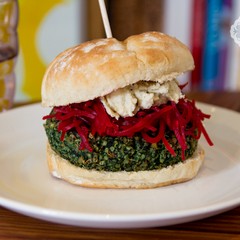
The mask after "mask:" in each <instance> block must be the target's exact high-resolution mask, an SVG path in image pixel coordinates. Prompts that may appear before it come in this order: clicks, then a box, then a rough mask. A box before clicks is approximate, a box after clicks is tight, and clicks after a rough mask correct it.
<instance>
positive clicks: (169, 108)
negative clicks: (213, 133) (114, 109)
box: [43, 98, 213, 159]
mask: <svg viewBox="0 0 240 240" xmlns="http://www.w3.org/2000/svg"><path fill="white" fill-rule="evenodd" d="M49 118H55V119H56V120H57V121H59V124H58V131H60V132H61V141H63V140H64V136H65V134H66V133H67V132H68V131H71V130H75V131H76V132H77V133H78V135H79V136H80V138H81V140H82V141H81V144H80V146H79V148H80V150H83V149H87V150H88V151H92V147H91V145H90V143H89V141H88V136H89V134H90V133H91V134H92V135H95V134H98V135H100V136H112V137H123V136H125V137H133V136H134V135H135V134H136V133H140V134H141V136H142V137H143V138H144V140H145V141H147V142H149V143H158V142H160V141H162V142H163V144H164V145H165V147H166V148H167V150H168V151H169V152H170V153H171V154H172V155H175V152H174V150H173V148H172V147H171V145H170V144H169V143H168V141H167V139H166V137H165V132H166V130H170V131H173V132H174V135H175V136H176V139H177V141H178V143H179V145H180V147H181V149H182V159H185V156H184V152H185V150H186V149H187V144H186V136H192V137H194V138H196V139H199V138H200V136H201V134H203V135H204V137H205V139H206V140H207V142H208V144H209V145H213V143H212V141H211V139H210V137H209V136H208V134H207V131H206V130H205V128H204V126H203V123H202V122H203V120H204V119H205V118H210V115H208V114H204V113H203V112H202V111H201V110H199V109H198V108H197V107H196V105H195V101H190V100H187V99H186V98H183V99H180V100H179V102H178V103H177V104H176V103H174V102H171V101H169V102H168V103H167V104H163V105H161V106H158V107H157V106H153V107H151V108H150V109H144V110H140V111H138V112H137V113H136V115H135V116H133V117H125V118H122V117H121V118H119V119H115V118H113V117H111V116H109V115H108V114H107V112H106V110H105V108H104V106H103V104H102V103H101V101H100V99H99V98H98V99H95V100H91V101H87V102H84V103H74V104H70V105H67V106H60V107H54V109H53V112H52V113H51V114H50V115H47V116H44V117H43V120H45V119H49Z"/></svg>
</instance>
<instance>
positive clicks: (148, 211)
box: [0, 104, 240, 228]
mask: <svg viewBox="0 0 240 240" xmlns="http://www.w3.org/2000/svg"><path fill="white" fill-rule="evenodd" d="M198 106H199V107H200V108H201V109H202V110H203V111H204V112H206V113H211V114H212V118H211V119H210V120H207V121H205V122H206V128H207V130H208V132H209V134H210V136H211V137H212V140H213V141H214V143H215V146H214V147H209V146H208V145H207V144H206V141H205V140H204V139H202V140H201V143H202V145H203V147H204V148H205V149H206V161H205V164H204V166H203V168H202V169H201V170H200V172H199V174H198V175H197V177H196V178H195V179H193V180H191V181H189V182H186V183H181V184H177V185H173V186H167V187H163V188H156V189H149V190H111V189H87V188H81V187H76V186H72V185H70V184H68V183H65V182H63V181H61V180H58V179H55V178H53V177H51V176H50V174H49V173H48V169H47V166H46V160H45V144H46V136H45V133H44V130H43V127H42V124H43V121H42V120H41V118H42V116H43V115H46V114H48V111H49V109H47V110H46V109H45V110H44V109H42V108H41V107H40V105H38V104H34V105H31V106H27V107H23V108H18V109H15V110H10V111H8V112H6V113H2V114H0V123H1V124H0V134H1V135H0V205H2V206H3V207H6V208H8V209H11V210H13V211H16V212H19V213H22V214H25V215H28V216H32V217H35V218H39V219H44V220H47V221H52V222H57V223H64V224H70V225H76V226H86V227H100V228H137V227H153V226H166V225H172V224H177V223H183V222H187V221H193V220H197V219H201V218H205V217H208V216H212V215H215V214H218V213H221V212H224V211H227V210H229V209H232V208H234V207H236V206H238V205H240V174H239V173H240V127H239V126H240V114H238V113H236V112H233V111H229V110H226V109H223V108H219V107H215V106H211V105H206V104H198Z"/></svg>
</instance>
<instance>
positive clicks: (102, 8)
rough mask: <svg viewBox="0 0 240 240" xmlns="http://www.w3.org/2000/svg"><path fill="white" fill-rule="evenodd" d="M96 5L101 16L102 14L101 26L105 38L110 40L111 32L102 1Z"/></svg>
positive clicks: (99, 0)
mask: <svg viewBox="0 0 240 240" xmlns="http://www.w3.org/2000/svg"><path fill="white" fill-rule="evenodd" d="M98 3H99V6H100V10H101V14H102V20H103V25H104V28H105V33H106V36H107V38H111V37H112V31H111V27H110V24H109V19H108V15H107V10H106V5H105V2H104V0H98Z"/></svg>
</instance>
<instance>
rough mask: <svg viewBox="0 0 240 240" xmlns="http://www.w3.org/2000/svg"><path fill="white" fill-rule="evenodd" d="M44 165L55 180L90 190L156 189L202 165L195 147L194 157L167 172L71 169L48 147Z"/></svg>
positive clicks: (189, 176)
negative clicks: (62, 180) (46, 164)
mask: <svg viewBox="0 0 240 240" xmlns="http://www.w3.org/2000/svg"><path fill="white" fill-rule="evenodd" d="M47 161H48V167H49V171H50V172H51V174H52V175H53V176H54V177H57V178H61V179H64V180H65V181H67V182H70V183H72V184H75V185H79V186H83V187H91V188H156V187H162V186H167V185H171V184H175V183H180V182H185V181H188V180H190V179H192V178H194V177H195V176H196V175H197V173H198V171H199V169H200V167H201V166H202V164H203V161H204V150H203V149H202V148H201V147H200V146H198V148H197V150H196V151H195V153H194V154H193V156H192V157H191V158H189V159H187V160H185V161H183V162H180V163H178V164H175V165H173V166H169V167H167V168H163V169H159V170H151V171H138V172H126V171H120V172H107V171H96V170H87V169H83V168H80V167H77V166H74V165H73V164H71V163H70V162H69V161H67V160H65V159H63V158H61V157H60V156H59V155H57V154H56V153H55V152H54V151H53V150H52V149H51V147H50V145H49V144H48V146H47Z"/></svg>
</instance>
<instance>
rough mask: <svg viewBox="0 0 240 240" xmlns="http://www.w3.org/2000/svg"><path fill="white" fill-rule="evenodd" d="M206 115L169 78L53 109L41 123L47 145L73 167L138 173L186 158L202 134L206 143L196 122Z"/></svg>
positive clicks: (202, 127)
mask: <svg viewBox="0 0 240 240" xmlns="http://www.w3.org/2000/svg"><path fill="white" fill-rule="evenodd" d="M120 106H122V108H124V109H125V110H126V111H125V110H124V111H121V110H120V109H121V107H120ZM209 117H210V116H209V115H207V114H204V113H202V112H201V111H200V110H199V109H198V108H197V107H196V106H195V102H194V101H190V100H187V99H186V98H185V97H184V96H183V94H182V93H181V89H180V88H179V87H178V85H177V82H176V81H175V80H173V81H171V83H170V82H167V83H165V84H163V85H160V86H159V85H158V83H155V82H143V81H141V82H140V83H138V84H134V85H131V86H128V87H126V88H124V89H119V90H118V91H116V92H113V93H111V94H109V95H107V96H105V97H104V98H101V99H100V98H97V99H94V100H90V101H87V102H84V103H78V104H70V105H67V106H60V107H54V108H53V110H52V112H51V114H50V115H48V116H45V117H44V119H46V120H47V121H46V123H45V125H44V126H45V130H46V133H47V136H48V139H49V143H50V145H51V147H52V149H53V150H54V151H55V152H56V153H57V154H59V155H60V156H61V157H63V158H64V159H66V160H69V161H70V162H71V163H72V164H74V165H76V166H80V167H83V168H86V169H96V170H105V171H123V170H124V171H139V170H152V169H160V168H162V167H166V166H169V165H173V164H175V163H177V162H179V161H184V160H185V159H186V158H189V157H191V156H192V154H193V153H194V151H195V150H196V147H197V141H198V139H199V138H200V136H201V134H202V133H203V135H204V136H205V138H206V140H207V141H208V143H209V144H210V145H212V142H211V140H210V138H209V137H208V134H207V132H206V130H205V128H204V126H203V123H202V121H203V120H204V119H205V118H209Z"/></svg>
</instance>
